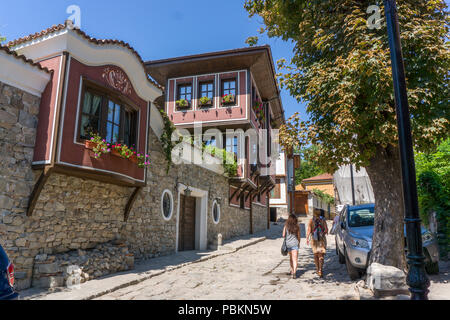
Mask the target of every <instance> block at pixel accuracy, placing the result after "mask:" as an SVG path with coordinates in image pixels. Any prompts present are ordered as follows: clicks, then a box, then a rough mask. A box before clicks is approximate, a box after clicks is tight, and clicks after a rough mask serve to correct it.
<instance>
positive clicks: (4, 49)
mask: <svg viewBox="0 0 450 320" xmlns="http://www.w3.org/2000/svg"><path fill="white" fill-rule="evenodd" d="M0 50H1V51H4V52H6V53H7V54H9V55H12V56H13V57H15V58H16V59H18V60H22V61H23V62H24V63H27V64H29V65H31V66H33V67H36V68H38V69H40V70H42V71H45V72H47V73H52V72H51V71H50V70H48V69H47V68H44V67H42V66H41V65H40V64H39V63H35V62H33V60H31V59H27V58H26V57H25V56H24V55H18V54H17V52H15V51H13V50H10V49H9V48H8V47H4V46H2V45H0Z"/></svg>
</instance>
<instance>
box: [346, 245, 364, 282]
mask: <svg viewBox="0 0 450 320" xmlns="http://www.w3.org/2000/svg"><path fill="white" fill-rule="evenodd" d="M345 266H346V267H347V273H348V275H349V276H350V279H351V280H358V279H359V278H360V277H361V275H360V272H359V270H358V269H357V268H355V267H354V266H353V265H352V264H351V263H350V259H349V258H348V256H347V251H345Z"/></svg>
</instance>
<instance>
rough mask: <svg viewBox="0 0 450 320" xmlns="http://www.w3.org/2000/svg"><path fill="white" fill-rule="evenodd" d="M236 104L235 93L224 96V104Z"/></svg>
mask: <svg viewBox="0 0 450 320" xmlns="http://www.w3.org/2000/svg"><path fill="white" fill-rule="evenodd" d="M235 104H236V96H235V95H232V94H231V95H225V96H223V97H222V105H223V106H228V105H235Z"/></svg>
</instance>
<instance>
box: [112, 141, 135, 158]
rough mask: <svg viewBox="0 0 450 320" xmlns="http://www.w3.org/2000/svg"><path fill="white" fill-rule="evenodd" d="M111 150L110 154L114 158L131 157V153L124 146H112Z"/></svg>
mask: <svg viewBox="0 0 450 320" xmlns="http://www.w3.org/2000/svg"><path fill="white" fill-rule="evenodd" d="M111 149H112V151H111V153H112V154H113V155H114V156H116V157H120V158H124V159H130V158H131V157H132V156H133V151H132V150H131V149H130V148H129V147H128V146H127V145H124V144H120V143H119V144H114V145H113V146H112V148H111Z"/></svg>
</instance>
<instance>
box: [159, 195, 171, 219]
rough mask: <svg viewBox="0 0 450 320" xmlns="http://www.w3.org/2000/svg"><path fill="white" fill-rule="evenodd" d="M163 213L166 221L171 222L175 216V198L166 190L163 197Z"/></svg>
mask: <svg viewBox="0 0 450 320" xmlns="http://www.w3.org/2000/svg"><path fill="white" fill-rule="evenodd" d="M161 213H162V215H163V218H164V220H166V221H169V220H170V218H172V214H173V196H172V192H170V190H164V192H163V193H162V195H161Z"/></svg>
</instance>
